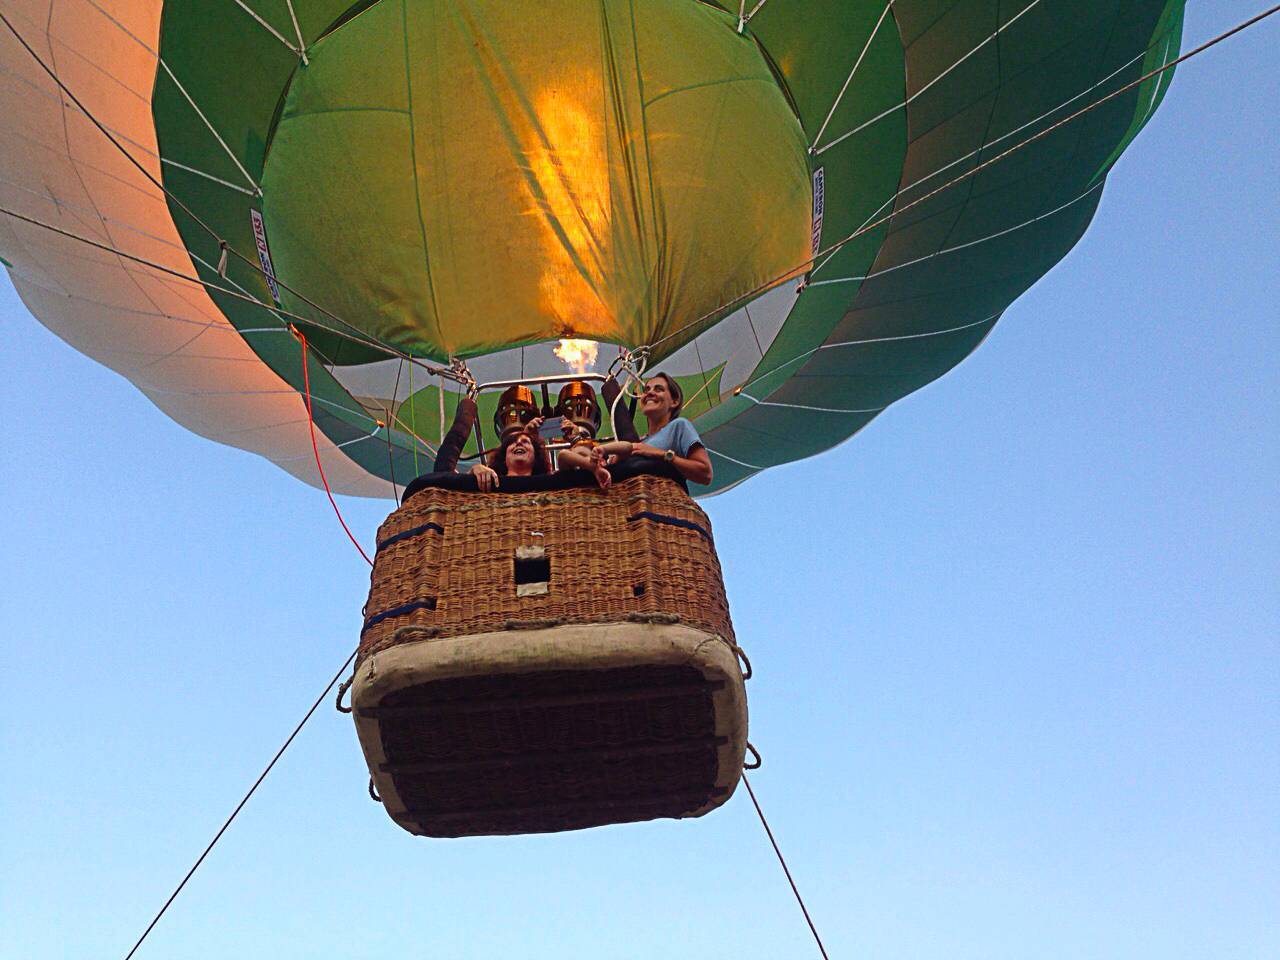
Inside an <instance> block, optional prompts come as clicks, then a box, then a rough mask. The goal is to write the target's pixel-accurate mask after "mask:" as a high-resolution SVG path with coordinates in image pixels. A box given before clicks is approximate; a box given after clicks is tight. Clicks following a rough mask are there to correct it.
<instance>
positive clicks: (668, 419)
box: [631, 373, 711, 485]
mask: <svg viewBox="0 0 1280 960" xmlns="http://www.w3.org/2000/svg"><path fill="white" fill-rule="evenodd" d="M683 404H684V395H683V394H682V393H681V391H680V385H679V384H678V383H676V382H675V380H673V379H672V378H671V377H669V376H667V375H666V374H665V373H655V374H654V375H653V376H652V377H650V378H649V380H648V382H647V383H645V385H644V393H642V394H641V395H640V411H641V412H642V413H643V414H644V416H645V419H646V420H647V421H648V422H649V434H648V436H646V437H645V438H644V439H643V440H641V441H640V442H639V443H633V444H632V445H631V455H632V456H633V457H653V458H654V459H656V460H664V461H666V462H667V463H669V464H671V465H672V466H673V467H675V468H676V469H677V470H678V471H680V474H681V476H683V477H684V478H685V479H686V480H691V481H693V482H694V483H701V484H704V485H705V484H709V483H710V482H711V458H710V457H709V456H707V448H706V447H704V446H703V445H702V438H701V437H699V436H698V431H697V429H696V428H695V427H694V425H693V424H692V423H690V422H689V421H688V420H686V419H685V418H684V417H682V416H680V407H681V406H682V405H683Z"/></svg>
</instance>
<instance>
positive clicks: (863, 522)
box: [0, 0, 1280, 960]
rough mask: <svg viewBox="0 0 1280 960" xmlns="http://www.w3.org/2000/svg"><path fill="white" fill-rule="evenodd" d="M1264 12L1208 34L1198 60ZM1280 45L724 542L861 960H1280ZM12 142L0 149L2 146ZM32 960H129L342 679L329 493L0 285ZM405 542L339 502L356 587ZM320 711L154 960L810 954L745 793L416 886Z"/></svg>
mask: <svg viewBox="0 0 1280 960" xmlns="http://www.w3.org/2000/svg"><path fill="white" fill-rule="evenodd" d="M1256 9H1257V3H1256V2H1239V0H1215V2H1213V3H1201V4H1193V5H1192V6H1191V7H1190V9H1189V10H1188V21H1187V42H1186V46H1187V47H1190V46H1191V45H1193V44H1195V43H1197V42H1199V41H1200V40H1202V39H1205V38H1207V37H1208V36H1210V35H1211V34H1213V33H1216V32H1218V31H1219V30H1220V29H1222V28H1225V27H1226V26H1229V25H1230V24H1232V23H1234V22H1235V21H1237V20H1239V19H1243V18H1244V17H1245V16H1246V15H1248V14H1250V13H1252V12H1254V11H1255V10H1256ZM1277 67H1280V23H1278V22H1271V21H1269V22H1268V23H1267V24H1265V25H1263V26H1261V27H1260V28H1258V29H1257V30H1255V31H1253V32H1251V33H1249V34H1246V35H1245V36H1244V37H1242V38H1239V39H1237V40H1234V41H1231V42H1229V43H1228V44H1226V45H1224V46H1223V47H1220V48H1218V49H1217V50H1215V51H1213V52H1211V53H1210V54H1208V55H1206V56H1205V57H1203V58H1201V59H1199V60H1197V61H1194V62H1193V63H1191V64H1190V65H1188V66H1186V67H1183V68H1182V69H1181V71H1180V72H1179V73H1178V76H1177V78H1176V80H1175V81H1174V83H1173V88H1172V90H1171V92H1170V94H1169V96H1168V99H1167V100H1166V101H1165V103H1164V106H1163V107H1162V108H1161V109H1160V111H1159V112H1158V113H1157V115H1156V117H1155V119H1154V120H1153V122H1152V123H1151V125H1150V126H1149V127H1148V128H1147V130H1146V132H1144V133H1143V134H1142V136H1141V137H1140V138H1139V139H1138V141H1137V142H1136V144H1134V146H1133V147H1132V148H1131V149H1130V150H1129V152H1128V153H1127V154H1125V156H1124V157H1123V159H1122V160H1121V161H1120V164H1119V166H1118V167H1117V169H1116V170H1115V172H1114V173H1113V174H1112V175H1111V178H1110V180H1109V181H1108V186H1107V189H1106V192H1105V195H1104V197H1103V200H1102V205H1101V209H1100V210H1099V213H1098V216H1097V218H1096V220H1095V221H1094V224H1093V227H1092V228H1091V230H1090V231H1089V233H1088V234H1087V236H1086V237H1085V239H1084V241H1083V242H1082V243H1081V244H1080V245H1079V246H1078V247H1077V248H1076V249H1075V251H1074V252H1073V253H1071V254H1070V256H1068V257H1067V259H1066V260H1065V261H1064V262H1063V263H1062V264H1060V265H1059V266H1058V267H1057V268H1056V269H1055V270H1054V271H1053V272H1051V273H1050V274H1049V275H1048V276H1047V277H1046V278H1045V279H1044V280H1042V281H1041V282H1040V283H1039V284H1038V285H1037V286H1036V287H1035V288H1034V289H1032V290H1031V291H1030V292H1029V293H1028V294H1027V295H1026V296H1024V297H1023V298H1022V299H1021V300H1020V301H1018V303H1016V304H1015V305H1014V306H1013V307H1012V308H1011V309H1010V310H1009V311H1008V313H1007V314H1006V315H1005V318H1004V319H1003V320H1002V321H1001V323H1000V324H999V325H998V326H997V328H996V330H995V332H994V333H993V334H992V335H991V337H990V338H989V339H988V341H987V342H986V343H985V344H984V345H983V346H982V348H981V349H980V350H979V351H978V352H977V353H976V354H975V355H974V356H973V357H971V358H970V359H969V360H967V361H966V362H965V363H963V364H962V365H961V366H960V367H959V368H957V369H956V370H955V371H953V372H952V373H951V374H949V375H948V376H946V377H944V378H943V379H942V380H941V381H939V382H937V383H935V384H933V385H932V386H930V387H928V388H926V389H924V390H923V391H920V392H919V393H917V394H915V395H913V396H911V397H910V398H908V399H907V400H905V401H903V402H901V403H899V404H898V405H896V406H895V407H893V408H892V409H891V410H889V411H888V412H887V413H886V414H884V415H883V416H881V417H880V418H879V419H878V420H876V421H875V422H874V423H873V424H872V425H871V426H870V427H869V428H868V429H867V430H865V431H864V432H863V433H862V434H860V435H858V436H857V437H855V438H854V439H853V440H852V441H851V442H850V443H848V444H846V445H844V446H842V447H840V448H839V449H837V450H835V451H833V452H830V453H827V454H825V455H823V456H821V457H819V458H816V459H813V460H809V461H807V462H804V463H800V464H795V465H791V466H788V467H784V468H780V469H777V470H774V471H772V472H771V473H769V474H767V475H765V476H762V477H759V478H757V479H754V480H752V481H750V482H749V483H747V484H746V485H745V486H743V487H740V488H738V489H736V490H734V491H731V492H730V493H728V494H726V495H724V496H721V497H718V498H715V499H713V500H711V501H708V502H707V503H706V504H705V506H706V508H707V509H708V511H709V513H710V514H711V517H712V520H713V523H714V524H715V529H716V538H717V544H718V547H719V551H720V555H721V559H722V561H723V563H724V567H725V575H726V581H727V585H728V589H729V594H730V600H731V602H732V604H733V613H734V621H735V624H736V627H737V630H738V632H739V638H740V640H741V642H742V643H743V645H744V646H745V647H747V649H748V650H749V651H750V653H751V656H752V659H753V661H754V663H755V667H756V677H755V679H753V680H752V681H751V683H750V685H749V694H750V698H751V721H752V740H753V741H754V742H755V743H756V744H757V745H758V746H759V747H760V750H761V752H762V753H763V755H764V760H765V765H764V767H763V769H761V770H760V771H759V773H758V774H757V775H756V776H755V777H754V778H753V783H754V784H755V786H756V790H757V793H758V795H759V796H760V799H761V801H762V803H763V804H764V806H765V810H766V812H767V813H768V815H769V817H770V819H771V821H772V823H773V826H774V828H775V831H776V832H777V834H778V836H779V839H780V841H781V843H782V845H783V848H784V850H785V851H786V853H787V855H788V858H789V860H790V863H791V866H792V868H793V871H794V873H795V875H796V877H797V880H798V881H799V883H800V885H801V888H802V890H803V891H804V892H805V894H806V897H807V899H808V901H809V905H810V908H811V910H812V912H813V914H814V918H815V920H816V921H817V923H818V925H819V928H820V930H821V931H822V932H823V935H824V938H825V940H826V942H827V945H828V948H829V950H830V953H831V956H832V957H833V958H841V957H845V958H855V957H856V958H877V960H899V958H901V960H908V958H911V960H916V958H918V960H969V958H973V960H997V958H1009V960H1028V958H1034V960H1058V958H1062V960H1067V958H1071V960H1077V958H1089V960H1105V958H1153V960H1179V958H1186V960H1206V958H1212V960H1237V958H1240V960H1244V958H1251V960H1252V958H1257V960H1263V958H1267V960H1272V958H1275V957H1276V956H1278V955H1280V696H1278V694H1280V657H1278V654H1280V641H1278V639H1277V638H1278V636H1280V590H1277V584H1280V547H1278V546H1277V540H1278V537H1277V535H1278V534H1280V522H1278V516H1277V492H1278V491H1280V400H1278V398H1280V323H1278V321H1280V307H1278V306H1277V304H1278V303H1280V268H1278V265H1277V259H1278V256H1280V242H1278V241H1280V228H1278V227H1277V223H1278V222H1280V193H1278V191H1277V179H1278V178H1277V174H1278V173H1280V169H1278V166H1277V159H1276V158H1277V148H1276V143H1277V142H1280V120H1277V116H1278V114H1277V103H1280V81H1278V80H1277V77H1280V70H1277ZM0 135H2V133H0ZM0 335H2V336H3V349H0V398H2V399H3V401H4V407H5V408H6V410H7V411H8V417H7V422H8V425H9V428H8V433H7V436H6V437H5V442H4V451H3V454H2V455H0V490H2V491H3V494H4V497H5V500H6V503H7V506H8V508H7V509H6V510H5V511H3V513H0V539H2V540H3V544H4V549H3V553H0V565H2V566H3V581H2V582H3V591H2V593H0V631H2V632H3V637H4V642H5V649H6V651H7V655H6V657H5V666H6V677H5V681H6V682H5V684H4V698H3V699H4V707H3V713H4V721H3V733H2V735H0V757H2V759H3V786H2V787H0V930H3V933H2V934H0V956H3V957H5V958H8V957H13V958H15V960H16V958H28V957H30V958H63V957H67V958H77V960H78V958H88V957H108V958H110V957H120V956H123V954H124V953H125V951H126V950H127V949H128V947H129V946H130V945H131V944H132V943H133V941H134V939H135V938H136V936H137V935H138V934H139V933H140V932H141V930H142V928H143V927H144V926H145V924H146V923H147V921H148V920H149V919H150V917H151V916H152V914H153V913H154V912H155V910H156V909H157V908H158V907H159V905H160V904H161V903H162V902H163V900H164V898H165V897H166V896H167V895H168V893H169V891H170V890H171V889H172V887H173V885H174V884H175V883H176V882H177V880H178V879H179V878H180V877H181V875H182V874H183V873H184V872H185V871H186V869H187V867H188V866H189V865H190V863H191V861H192V860H193V858H194V857H195V856H196V854H197V853H198V852H199V850H200V849H201V848H202V847H203V846H204V844H205V843H206V842H207V840H208V839H209V838H210V836H211V835H212V833H213V831H214V830H215V829H216V828H217V826H218V825H219V824H220V823H221V821H222V820H223V818H224V817H225V816H226V814H227V813H229V812H230V810H231V808H232V807H233V806H234V804H235V802H236V801H237V800H238V798H239V797H240V795H241V794H242V793H243V791H244V790H245V789H246V787H247V786H248V784H249V783H250V782H252V780H253V778H254V777H255V776H256V775H257V773H258V771H259V770H260V769H261V767H262V765H263V764H264V763H265V762H266V760H267V759H268V758H269V757H270V755H271V754H272V752H274V750H275V749H276V747H277V746H278V745H279V743H280V742H281V741H282V739H283V738H284V736H285V735H286V734H287V733H288V731H289V730H290V729H291V728H292V726H293V724H294V723H295V722H296V721H297V719H298V718H299V717H300V716H301V714H302V712H303V711H304V710H305V709H306V707H307V705H309V704H310V702H311V701H312V699H313V698H314V697H315V695H316V693H317V692H318V691H319V689H320V688H321V687H322V686H323V685H324V683H325V682H326V681H327V680H328V678H329V677H330V676H331V675H332V674H333V673H334V671H335V670H336V669H337V668H338V665H339V664H341V662H342V661H343V659H344V658H345V657H346V655H347V653H348V651H349V650H350V648H351V647H352V646H353V645H354V643H355V641H356V638H357V634H358V630H359V625H360V607H361V604H362V603H363V602H364V598H365V592H366V590H367V583H368V573H367V568H366V567H365V565H364V562H363V561H362V560H361V559H360V557H359V556H358V555H357V554H356V553H355V551H354V550H353V549H352V548H351V546H350V545H349V544H348V543H347V542H346V540H345V538H344V536H343V534H342V531H341V529H340V528H339V527H338V525H337V522H336V521H335V519H334V517H333V515H332V512H331V511H330V508H329V505H328V503H327V502H326V500H325V497H324V494H323V493H322V492H320V491H318V490H314V489H311V488H309V487H307V486H304V485H302V484H300V483H298V482H297V481H294V480H292V479H290V478H289V477H288V476H287V475H286V474H284V473H283V472H282V471H280V470H279V469H277V468H276V467H274V466H272V465H271V464H269V463H267V462H266V461H264V460H260V459H257V458H255V457H253V456H251V455H249V454H245V453H242V452H240V451H237V450H232V449H230V448H227V447H222V446H218V445H215V444H212V443H209V442H206V441H203V440H201V439H199V438H197V437H196V436H194V435H192V434H189V433H187V432H185V431H184V430H183V429H181V428H179V427H178V426H177V425H175V424H174V423H172V422H171V421H169V420H168V419H167V418H166V417H165V416H164V415H163V414H161V413H160V412H159V411H158V410H156V409H155V408H154V407H153V406H152V405H151V404H150V403H149V402H148V401H147V400H146V399H145V398H144V397H143V396H142V395H141V394H140V393H138V392H137V391H136V390H135V389H134V388H133V387H131V386H130V385H129V384H128V383H127V382H125V381H124V380H122V379H120V378H119V377H117V376H116V375H115V374H113V373H111V372H109V371H108V370H106V369H105V368H103V367H100V366H97V365H96V364H94V363H93V362H91V361H90V360H88V359H87V358H85V357H83V356H81V355H79V354H77V353H75V352H73V351H72V350H71V349H70V348H68V347H67V346H66V345H65V344H63V343H62V342H61V341H59V340H58V339H57V338H56V337H54V336H53V335H52V334H51V333H49V332H48V331H47V330H45V329H44V328H43V327H42V326H40V325H39V324H38V323H36V322H35V321H34V320H32V319H31V317H30V316H29V315H28V314H27V313H26V311H25V310H24V308H23V307H22V305H21V304H20V303H19V302H18V300H17V298H16V296H15V295H14V293H13V291H12V288H11V287H10V286H9V285H8V281H7V279H5V280H0ZM388 507H389V504H388V503H386V502H373V501H352V500H347V501H344V502H343V509H344V511H345V513H346V515H347V517H348V520H349V521H350V522H351V523H352V525H353V528H354V529H355V530H356V531H357V532H358V535H360V536H362V538H363V539H364V541H365V542H366V543H368V542H370V541H371V540H372V536H373V532H374V529H375V527H376V526H377V524H378V523H379V522H380V521H381V519H382V518H383V516H384V514H385V513H386V511H387V509H388ZM365 783H366V774H365V769H364V765H363V760H362V757H361V755H360V751H359V747H358V745H357V743H356V738H355V734H354V731H353V729H352V725H351V722H350V720H349V718H346V717H342V716H339V715H338V714H336V713H335V712H334V711H333V710H332V709H331V708H329V707H328V706H326V707H325V708H324V709H323V711H322V712H320V713H318V714H317V716H316V717H315V719H314V720H313V721H312V723H311V725H309V726H308V727H307V729H306V730H305V731H304V733H303V734H302V736H301V737H300V738H299V739H298V741H297V742H296V743H295V744H294V747H293V748H292V749H291V750H290V752H289V753H288V754H286V756H285V759H284V760H283V761H282V762H281V764H280V766H279V767H278V768H277V769H276V771H275V772H274V773H273V774H272V775H271V777H270V778H269V779H268V780H267V782H266V784H265V785H264V786H263V788H262V789H261V790H260V792H259V793H258V795H257V796H256V797H255V798H254V800H253V801H252V802H251V804H250V805H249V807H248V808H247V809H246V811H245V812H244V813H243V814H242V815H241V818H240V819H239V820H238V821H237V822H236V823H235V825H234V826H233V827H232V829H231V830H230V831H229V832H228V834H227V835H226V836H225V838H224V839H223V841H222V843H221V844H220V845H219V846H218V847H217V849H216V850H215V851H214V853H213V854H212V856H211V857H210V859H209V860H208V861H207V862H206V864H205V866H204V867H203V868H202V869H201V871H200V872H199V873H197V875H196V877H195V879H194V880H193V881H192V883H191V884H190V885H189V886H188V888H187V890H186V891H185V892H184V893H183V894H182V896H181V897H180V898H179V900H178V901H177V902H176V903H175V905H174V906H173V908H172V909H171V910H170V911H169V913H168V914H167V915H166V917H165V918H164V920H163V921H162V922H161V925H160V926H159V927H158V928H157V930H156V931H155V933H154V934H153V935H152V937H151V938H150V939H149V940H148V942H147V944H146V946H144V948H143V950H142V951H141V952H140V953H139V957H155V958H165V960H185V958H193V960H203V958H217V960H225V958H227V957H235V958H254V960H256V958H272V960H277V958H280V960H283V958H312V957H317V956H332V957H336V958H342V960H349V958H350V960H355V958H382V957H414V958H417V957H424V958H425V957H450V958H452V957H465V958H471V957H478V958H496V957H518V958H556V960H561V958H574V957H584V958H585V957H592V958H597V957H605V958H614V957H618V958H633V957H634V958H652V957H655V956H662V957H672V958H683V957H690V958H693V957H697V958H702V960H706V958H718V957H735V958H777V957H787V958H790V957H808V956H816V951H815V949H814V947H813V944H812V942H811V941H810V940H809V934H808V931H807V929H806V928H805V926H804V922H803V919H802V917H801V916H800V914H799V911H798V909H797V908H796V906H795V903H794V902H793V900H792V899H791V895H790V892H789V890H788V889H787V886H786V883H785V880H784V878H783V877H782V874H781V871H780V870H779V868H778V866H777V864H776V862H775V861H774V859H773V854H772V852H771V850H770V849H769V846H768V844H767V841H766V839H765V837H764V835H763V832H762V830H761V829H760V826H759V824H758V823H757V822H756V820H755V817H754V814H753V812H752V810H751V806H750V804H749V802H748V800H747V797H746V795H745V793H744V792H741V791H740V792H739V794H738V795H737V796H735V797H734V799H733V800H732V801H731V802H730V803H729V804H728V805H727V806H726V807H724V808H723V809H721V810H720V811H717V812H716V813H714V814H712V815H711V816H708V817H705V818H703V819H701V820H695V821H687V822H674V821H660V822H656V823H650V824H640V825H628V826H621V827H611V828H605V829H598V830H591V831H585V832H578V833H572V834H562V835H555V836H539V837H526V838H509V839H508V838H504V839H474V840H462V841H425V840H421V839H415V838H412V837H410V836H409V835H408V834H406V833H403V832H401V831H400V830H399V829H398V828H397V827H395V826H394V825H393V824H392V823H391V822H390V820H389V819H388V818H387V817H386V816H385V815H384V814H383V812H382V810H381V809H380V808H379V807H378V806H376V805H375V804H374V803H372V802H370V800H369V798H368V797H367V796H366V794H365Z"/></svg>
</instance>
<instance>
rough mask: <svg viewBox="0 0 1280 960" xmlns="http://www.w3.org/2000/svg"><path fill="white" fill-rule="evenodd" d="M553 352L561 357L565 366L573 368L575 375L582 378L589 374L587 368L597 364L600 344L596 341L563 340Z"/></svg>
mask: <svg viewBox="0 0 1280 960" xmlns="http://www.w3.org/2000/svg"><path fill="white" fill-rule="evenodd" d="M551 352H552V353H554V354H555V355H556V356H557V357H559V358H560V359H561V360H562V361H563V362H564V364H565V366H569V367H573V372H574V373H576V374H577V375H578V376H582V375H583V374H584V373H586V372H587V368H588V367H590V366H592V365H593V364H594V363H595V362H596V354H597V353H599V352H600V344H598V343H596V342H595V341H594V340H561V341H560V345H559V346H558V347H556V348H555V349H554V350H552V351H551Z"/></svg>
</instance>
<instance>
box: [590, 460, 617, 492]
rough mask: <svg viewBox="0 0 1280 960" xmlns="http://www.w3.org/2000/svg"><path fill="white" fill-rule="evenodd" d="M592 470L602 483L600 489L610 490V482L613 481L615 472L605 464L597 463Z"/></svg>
mask: <svg viewBox="0 0 1280 960" xmlns="http://www.w3.org/2000/svg"><path fill="white" fill-rule="evenodd" d="M591 472H592V473H594V474H595V475H596V483H598V484H600V489H601V490H608V489H609V484H611V483H613V474H611V473H610V472H609V471H608V470H606V469H605V467H604V464H599V465H597V466H596V467H595V468H594V469H593V470H592V471H591Z"/></svg>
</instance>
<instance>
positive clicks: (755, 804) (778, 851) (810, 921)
mask: <svg viewBox="0 0 1280 960" xmlns="http://www.w3.org/2000/svg"><path fill="white" fill-rule="evenodd" d="M742 782H743V783H744V784H745V785H746V788H747V794H748V795H749V796H750V797H751V805H752V806H753V807H755V808H756V816H758V817H759V818H760V823H761V825H762V826H763V827H764V832H765V833H766V834H768V836H769V842H770V843H771V844H773V852H774V853H776V854H777V855H778V862H779V863H780V864H782V872H783V873H785V874H786V875H787V883H789V884H791V892H792V893H794V894H795V895H796V903H798V904H800V912H801V913H803V914H804V922H805V923H807V924H809V930H810V932H812V933H813V939H814V942H815V943H817V945H818V952H819V953H821V954H822V960H830V958H829V957H828V956H827V948H826V947H824V946H823V945H822V938H821V937H820V936H818V928H817V927H815V926H814V925H813V918H812V917H810V916H809V908H808V907H806V906H805V905H804V897H802V896H800V889H799V888H798V887H797V886H796V882H795V880H793V879H792V878H791V870H790V869H788V867H787V860H786V857H784V856H783V855H782V850H781V849H779V847H778V841H777V840H775V839H774V838H773V831H772V830H770V829H769V821H768V820H766V819H765V818H764V811H763V810H761V809H760V801H759V800H757V799H756V792H755V791H754V790H752V789H751V781H750V780H748V779H747V775H746V774H745V773H744V774H743V775H742ZM126 960H128V958H126Z"/></svg>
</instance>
